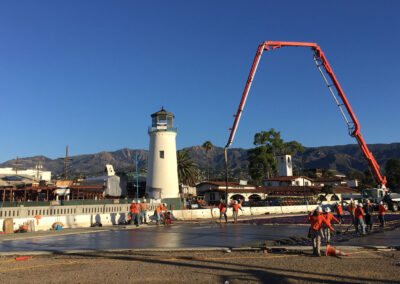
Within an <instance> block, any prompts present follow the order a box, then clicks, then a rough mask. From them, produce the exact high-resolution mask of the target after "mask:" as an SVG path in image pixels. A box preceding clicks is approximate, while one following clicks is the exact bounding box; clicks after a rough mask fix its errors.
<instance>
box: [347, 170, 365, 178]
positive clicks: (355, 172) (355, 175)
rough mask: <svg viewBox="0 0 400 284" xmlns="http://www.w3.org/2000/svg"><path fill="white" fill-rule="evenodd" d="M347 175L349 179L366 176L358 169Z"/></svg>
mask: <svg viewBox="0 0 400 284" xmlns="http://www.w3.org/2000/svg"><path fill="white" fill-rule="evenodd" d="M346 177H347V178H348V179H357V180H359V181H361V180H363V179H364V178H365V176H364V174H363V172H360V171H357V170H353V171H349V172H348V173H347V174H346Z"/></svg>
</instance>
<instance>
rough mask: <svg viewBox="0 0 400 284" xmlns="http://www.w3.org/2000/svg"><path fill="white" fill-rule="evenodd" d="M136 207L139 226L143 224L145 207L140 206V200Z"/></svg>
mask: <svg viewBox="0 0 400 284" xmlns="http://www.w3.org/2000/svg"><path fill="white" fill-rule="evenodd" d="M136 207H137V209H138V220H137V226H139V224H141V223H142V212H143V206H142V204H140V200H138V201H137V202H136Z"/></svg>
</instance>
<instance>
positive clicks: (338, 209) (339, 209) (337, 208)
mask: <svg viewBox="0 0 400 284" xmlns="http://www.w3.org/2000/svg"><path fill="white" fill-rule="evenodd" d="M336 213H337V214H338V215H343V209H342V205H340V204H338V205H336Z"/></svg>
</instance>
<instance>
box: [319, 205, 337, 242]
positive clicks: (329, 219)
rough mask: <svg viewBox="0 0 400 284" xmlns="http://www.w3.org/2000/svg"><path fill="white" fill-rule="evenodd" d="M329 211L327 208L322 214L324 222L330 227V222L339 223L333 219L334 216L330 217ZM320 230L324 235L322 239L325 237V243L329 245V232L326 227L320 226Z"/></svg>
mask: <svg viewBox="0 0 400 284" xmlns="http://www.w3.org/2000/svg"><path fill="white" fill-rule="evenodd" d="M330 212H331V209H330V208H329V207H326V208H325V210H324V213H323V214H322V215H323V216H324V218H325V220H326V222H327V223H328V224H329V225H332V224H331V222H332V221H335V222H336V223H339V220H338V219H336V218H335V216H333V215H332V213H330ZM322 230H323V233H324V237H325V241H326V243H327V244H329V243H330V242H331V230H329V229H328V227H327V226H325V225H324V226H322Z"/></svg>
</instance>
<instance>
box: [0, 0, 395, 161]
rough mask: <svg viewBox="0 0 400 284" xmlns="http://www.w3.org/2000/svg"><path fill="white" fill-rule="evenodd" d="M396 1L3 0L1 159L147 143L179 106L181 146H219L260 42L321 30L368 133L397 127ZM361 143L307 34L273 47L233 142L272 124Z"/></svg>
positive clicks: (309, 139)
mask: <svg viewBox="0 0 400 284" xmlns="http://www.w3.org/2000/svg"><path fill="white" fill-rule="evenodd" d="M399 8H400V2H399V1H165V0H163V1H98V0H97V1H84V0H81V1H2V2H1V3H0V38H1V40H0V98H1V111H0V119H1V121H2V131H1V133H2V135H1V136H2V139H0V162H2V161H6V160H9V159H13V158H15V157H16V156H19V157H26V156H34V155H45V156H48V157H51V158H56V157H61V156H63V155H64V152H65V146H66V145H67V144H68V145H69V147H70V154H71V155H78V154H85V153H95V152H100V151H103V150H106V151H113V150H118V149H121V148H125V147H127V148H132V149H148V144H149V138H148V135H147V127H148V126H149V125H150V114H151V113H153V112H155V111H158V110H159V109H160V108H161V106H164V107H165V108H166V109H167V110H168V111H170V112H172V113H174V114H175V116H176V118H175V124H176V125H177V126H178V136H177V147H178V149H180V148H183V147H187V146H192V145H201V144H202V143H203V142H204V141H206V140H210V141H211V142H212V143H214V144H215V145H217V146H224V145H225V144H226V141H227V139H228V136H229V131H228V128H229V127H231V126H232V123H233V117H232V114H234V113H235V112H236V109H237V106H238V103H239V100H240V97H241V94H242V91H243V88H244V85H245V82H246V79H247V76H248V72H249V70H250V66H251V63H252V60H253V58H254V55H255V52H256V49H257V46H258V45H259V44H260V43H261V42H263V41H267V40H270V41H305V42H317V43H318V44H319V45H320V46H321V48H322V50H323V51H324V52H325V55H326V57H327V59H328V61H329V62H330V64H331V66H332V68H333V70H334V71H335V74H336V76H337V78H338V80H339V82H340V84H341V85H342V87H343V89H344V91H345V93H346V95H347V96H348V99H349V102H350V104H351V106H352V107H353V109H354V111H355V113H356V116H357V117H358V119H359V122H360V124H361V133H362V134H363V136H364V138H365V140H366V142H367V143H391V142H399V141H400V131H399V116H398V111H399V106H400V96H399V95H398V93H399V87H398V74H399V71H398V66H400V53H399V52H398V49H399V46H400V37H399V30H400V17H399V16H398V11H399ZM272 127H273V128H275V129H276V130H280V131H281V133H282V136H283V138H284V139H285V140H297V141H299V142H301V143H302V144H303V145H305V146H320V145H337V144H349V143H355V140H354V139H353V138H351V137H349V136H348V135H347V128H346V125H345V123H344V121H343V119H342V118H341V116H340V113H339V111H338V109H337V107H336V106H335V104H334V101H333V99H332V97H331V96H330V94H329V92H328V90H327V88H326V86H325V85H324V83H323V81H322V78H321V76H320V74H319V73H318V71H317V69H316V67H315V65H314V62H313V60H312V52H311V51H310V50H309V49H307V48H282V49H278V50H275V51H271V52H269V51H268V52H265V53H264V55H263V58H262V59H261V63H260V65H259V69H258V71H257V74H256V77H255V81H254V84H253V88H252V90H251V92H250V95H249V98H248V100H247V104H246V107H245V111H244V113H243V116H242V120H241V122H240V125H239V129H238V132H237V135H236V138H235V141H234V142H233V145H232V147H245V148H248V147H251V146H252V142H253V136H254V134H255V133H256V132H259V131H261V130H268V129H270V128H272Z"/></svg>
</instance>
